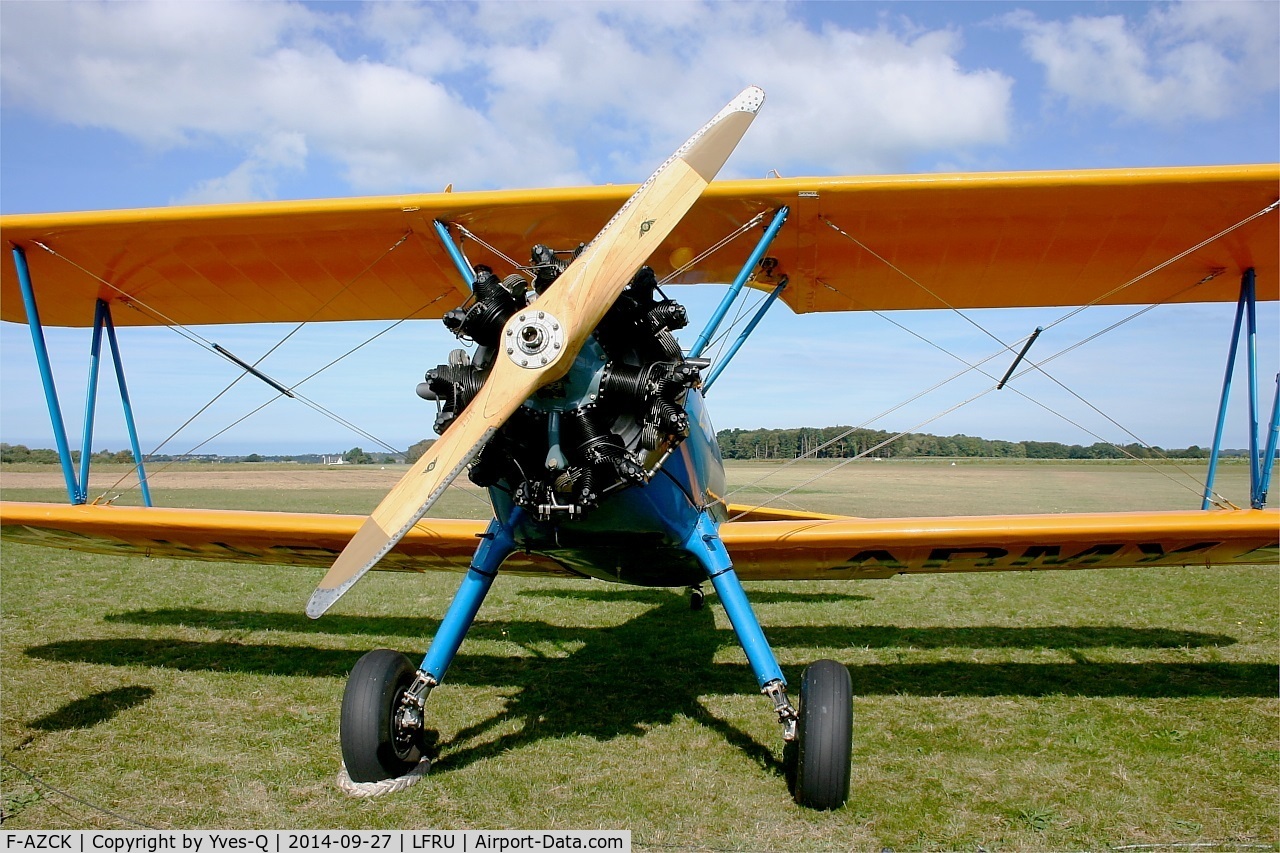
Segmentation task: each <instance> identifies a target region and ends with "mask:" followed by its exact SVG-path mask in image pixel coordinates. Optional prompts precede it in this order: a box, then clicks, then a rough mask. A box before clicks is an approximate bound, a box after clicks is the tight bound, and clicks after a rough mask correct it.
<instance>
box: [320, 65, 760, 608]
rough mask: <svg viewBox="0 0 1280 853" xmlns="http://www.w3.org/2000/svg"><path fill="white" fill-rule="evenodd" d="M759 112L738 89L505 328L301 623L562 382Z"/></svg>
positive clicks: (752, 90) (754, 91)
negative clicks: (485, 369)
mask: <svg viewBox="0 0 1280 853" xmlns="http://www.w3.org/2000/svg"><path fill="white" fill-rule="evenodd" d="M763 103H764V92H763V91H762V90H761V89H758V88H756V87H754V86H752V87H748V88H747V89H744V90H743V91H742V92H741V93H740V94H739V95H738V96H737V97H736V98H734V99H733V100H732V101H731V102H730V103H729V104H728V105H727V106H726V107H725V108H724V109H723V110H721V111H720V112H719V113H717V114H716V115H715V117H714V118H712V119H711V121H709V122H707V124H705V125H704V126H703V127H702V128H701V129H700V130H699V131H698V132H697V133H695V134H694V135H693V136H692V137H690V138H689V140H688V141H687V142H686V143H685V144H684V145H682V146H681V147H680V148H679V149H678V150H677V151H676V152H675V154H673V155H671V157H670V158H669V159H668V160H667V161H666V162H665V163H663V164H662V165H661V166H659V167H658V170H657V171H656V172H654V173H653V175H651V176H650V177H649V179H648V180H647V181H645V182H644V184H642V185H641V186H640V188H639V189H638V190H636V192H635V194H634V195H632V196H631V198H630V199H628V200H627V202H626V204H624V205H623V206H622V207H621V209H619V211H618V212H617V214H615V215H614V217H613V218H612V219H611V220H609V222H608V223H607V224H606V225H605V227H604V228H603V229H601V231H600V233H599V234H597V235H596V237H595V239H594V240H592V241H591V243H590V244H589V245H588V246H587V248H586V249H585V250H584V251H583V252H582V254H580V255H579V256H578V257H577V258H576V259H575V260H574V261H573V263H571V264H570V265H569V267H568V268H567V269H566V270H565V271H564V272H563V273H561V274H560V277H559V278H557V279H556V281H555V282H554V283H553V284H552V285H551V287H549V288H548V289H547V290H546V292H545V293H543V294H542V296H540V297H539V298H538V299H537V301H536V302H535V303H534V304H533V305H531V306H529V307H528V308H526V309H525V310H524V311H520V312H517V313H516V314H515V315H513V316H512V317H511V319H510V320H508V321H507V324H506V326H505V328H504V330H503V336H502V339H501V340H502V342H503V348H504V349H505V350H506V355H503V354H502V353H499V355H498V357H497V358H496V360H495V363H494V365H493V368H492V369H491V370H490V372H489V376H488V378H486V379H485V382H484V385H483V386H481V388H480V392H479V393H478V394H477V395H476V397H475V399H473V400H472V401H471V402H470V403H469V404H468V405H467V407H466V408H465V409H463V410H462V413H461V414H460V415H459V416H458V418H457V419H456V420H454V422H453V423H452V424H450V425H449V428H448V429H446V430H445V432H444V435H443V436H441V437H440V440H439V441H437V442H436V443H435V444H433V445H432V446H431V449H430V450H428V451H427V452H426V453H425V454H423V456H422V458H420V459H419V460H418V461H417V463H415V464H414V466H413V467H412V468H410V469H409V473H407V474H405V476H404V477H403V478H402V479H401V480H400V482H399V483H397V484H396V486H395V487H394V488H393V489H392V490H391V491H390V492H389V493H388V494H387V496H386V497H385V498H383V500H382V502H381V503H380V504H378V507H377V509H375V510H374V511H373V513H372V514H371V515H370V516H369V518H368V519H366V520H365V522H364V524H363V525H362V526H361V527H360V529H359V530H358V531H357V532H356V535H355V536H353V537H352V539H351V541H350V542H349V543H348V544H347V547H346V548H345V549H343V551H342V553H341V554H340V555H338V559H337V560H335V561H334V564H333V566H331V567H330V569H329V571H328V573H327V574H326V575H325V576H324V578H323V580H321V581H320V585H319V586H318V587H317V588H316V591H315V592H314V593H312V595H311V600H310V601H308V602H307V615H308V616H310V617H311V618H312V619H316V618H318V617H320V616H321V615H322V614H323V613H324V612H325V611H326V610H328V609H329V608H330V607H331V606H332V605H333V603H334V602H336V601H337V600H338V599H339V598H340V597H341V596H342V595H343V593H345V592H346V591H347V590H348V589H350V588H351V587H352V585H353V584H355V582H356V581H358V580H359V579H360V578H362V577H363V576H364V575H365V574H366V573H367V572H368V571H369V570H370V569H372V568H373V567H374V565H376V564H377V562H378V561H379V560H380V559H382V557H383V555H385V554H386V553H387V552H388V551H390V550H391V549H392V548H394V547H395V545H396V543H397V542H399V541H400V539H401V538H402V537H403V536H404V535H405V534H406V533H408V532H409V530H410V528H412V527H413V525H414V524H416V523H417V522H418V520H419V519H420V518H422V516H423V515H425V514H426V513H427V511H428V510H429V509H431V506H432V504H434V503H435V502H436V500H437V499H439V497H440V495H441V494H442V493H443V492H444V490H445V489H446V488H448V486H449V484H450V483H452V482H453V481H454V479H455V478H456V477H457V476H458V475H459V474H461V473H462V470H463V469H464V468H466V466H467V465H468V464H469V463H470V462H471V461H472V460H473V459H474V458H475V457H476V454H478V453H479V452H480V450H481V449H482V448H483V447H484V445H485V443H486V442H488V440H489V439H490V438H491V437H492V436H493V434H494V433H495V432H497V431H498V429H499V428H501V426H502V425H503V424H504V423H506V420H507V418H509V417H510V416H511V414H512V413H513V412H515V410H516V409H518V408H519V407H520V406H521V405H522V404H523V403H524V401H525V400H527V399H529V397H530V396H531V395H532V394H533V393H534V392H535V391H537V390H538V389H539V388H541V387H542V386H544V385H546V384H547V383H549V382H554V381H555V380H557V379H559V378H560V377H562V376H564V374H565V373H567V372H568V370H569V367H570V366H571V365H572V364H573V359H574V357H575V356H576V355H577V354H578V351H579V350H580V349H581V348H582V345H583V344H584V343H585V342H586V340H587V338H588V337H589V336H590V335H591V333H592V331H593V330H594V329H595V327H596V325H597V324H598V323H599V322H600V320H601V319H602V318H603V317H604V315H605V313H606V312H607V311H608V310H609V307H610V306H611V305H613V303H614V301H615V300H616V299H617V298H618V295H619V294H621V293H622V291H623V289H624V288H625V287H626V286H627V282H629V281H630V280H631V276H632V275H633V274H634V273H635V271H636V269H637V268H639V267H640V266H641V265H642V264H643V263H644V261H645V260H646V259H647V258H648V257H649V255H650V254H651V253H652V252H653V250H654V249H655V248H656V247H657V246H658V245H659V244H660V243H661V242H662V241H663V240H664V239H666V237H667V235H669V234H670V233H671V231H672V230H673V229H674V228H675V227H676V225H677V224H678V223H679V222H680V220H681V218H683V217H684V215H685V214H686V213H688V211H689V208H691V207H692V206H693V204H694V202H696V201H697V200H698V197H699V196H700V195H701V194H702V191H703V190H704V189H706V187H707V184H709V183H710V182H711V180H712V179H713V178H714V177H715V175H716V173H717V172H719V171H720V167H721V166H723V165H724V163H725V161H726V160H727V159H728V158H729V155H730V154H731V153H732V152H733V149H734V148H735V147H737V144H738V142H739V140H741V139H742V136H743V134H745V133H746V130H747V128H748V127H749V126H750V124H751V121H752V119H754V118H755V115H756V113H757V112H758V111H759V109H760V107H761V105H762V104H763Z"/></svg>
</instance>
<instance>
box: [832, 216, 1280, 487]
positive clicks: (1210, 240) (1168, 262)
mask: <svg viewBox="0 0 1280 853" xmlns="http://www.w3.org/2000/svg"><path fill="white" fill-rule="evenodd" d="M1278 207H1280V201H1276V202H1272V203H1271V204H1269V205H1267V206H1266V207H1263V208H1262V209H1260V210H1258V211H1256V212H1255V213H1253V214H1250V215H1249V216H1246V217H1245V218H1243V219H1241V220H1240V221H1238V222H1236V223H1235V224H1233V225H1230V226H1228V227H1227V228H1224V229H1223V230H1221V231H1219V232H1218V233H1217V234H1214V235H1213V236H1211V237H1208V238H1206V239H1204V240H1202V241H1200V242H1199V243H1197V244H1195V245H1194V246H1191V247H1190V248H1187V249H1185V250H1183V251H1181V252H1179V253H1177V254H1176V255H1174V256H1172V257H1170V258H1168V259H1167V260H1165V261H1163V262H1161V263H1159V264H1156V265H1155V266H1154V267H1152V268H1150V269H1148V270H1146V271H1145V272H1142V273H1140V274H1138V275H1136V276H1134V277H1133V278H1131V279H1129V280H1128V281H1126V282H1124V283H1123V284H1120V285H1118V286H1116V287H1114V288H1112V289H1111V290H1108V291H1106V292H1105V293H1103V294H1101V295H1099V296H1097V297H1096V298H1094V299H1093V300H1091V301H1090V302H1088V303H1086V304H1085V305H1081V306H1077V307H1076V308H1074V309H1073V310H1072V311H1069V312H1067V313H1066V314H1064V315H1062V316H1061V317H1059V318H1058V319H1056V320H1054V321H1053V322H1051V323H1049V324H1048V325H1046V326H1044V327H1043V328H1042V330H1041V331H1048V330H1049V329H1052V328H1053V327H1054V326H1057V325H1059V324H1061V323H1064V322H1066V321H1067V320H1069V319H1071V318H1072V317H1075V316H1076V315H1078V314H1080V313H1081V312H1082V311H1084V310H1085V309H1086V308H1089V307H1092V306H1094V305H1097V304H1098V303H1100V302H1102V301H1104V300H1106V299H1108V298H1110V297H1111V296H1113V295H1115V294H1116V293H1119V292H1120V291H1122V290H1124V289H1126V288H1128V287H1131V286H1133V285H1134V284H1137V283H1138V282H1140V281H1142V280H1144V279H1146V278H1149V277H1150V276H1152V275H1154V274H1155V273H1157V272H1159V271H1160V270H1162V269H1165V268H1166V267H1168V266H1170V265H1171V264H1174V263H1176V262H1178V261H1179V260H1181V259H1183V258H1185V257H1187V256H1188V255H1191V254H1193V253H1195V252H1197V251H1199V250H1200V249H1202V248H1204V247H1205V246H1207V245H1209V244H1211V243H1213V242H1214V241H1216V240H1219V239H1221V238H1222V237H1225V236H1226V235H1228V234H1230V233H1232V232H1233V231H1236V230H1238V229H1239V228H1242V227H1244V226H1245V225H1247V224H1249V223H1250V222H1252V221H1254V220H1255V219H1257V218H1259V217H1261V216H1265V215H1266V214H1268V213H1270V212H1272V211H1274V210H1276V209H1277V208H1278ZM823 221H824V222H826V223H827V225H828V226H829V227H830V228H832V229H833V230H834V231H836V232H837V233H839V234H841V235H843V236H844V237H846V238H847V239H849V240H850V241H852V242H853V243H854V244H855V245H857V246H859V247H860V248H862V249H863V250H864V251H866V252H867V253H868V254H870V255H872V256H873V257H875V258H877V259H878V260H880V261H881V262H882V263H884V264H885V265H887V266H888V267H889V268H890V269H892V270H894V271H895V272H897V273H898V274H899V275H901V276H902V277H904V278H906V279H907V280H908V281H910V282H911V283H913V284H915V285H916V286H917V287H919V288H921V289H922V290H924V291H925V292H926V293H928V294H929V295H931V296H933V297H934V298H935V299H937V300H938V301H939V302H941V303H942V304H943V305H945V306H947V308H948V309H950V310H951V311H953V312H955V313H956V314H959V315H960V316H961V317H962V318H963V319H965V320H966V321H967V322H969V323H970V324H972V325H973V326H975V327H976V328H978V329H980V330H981V331H983V332H984V333H985V334H987V335H988V336H989V337H991V338H992V339H993V340H995V341H996V342H997V343H1000V344H1001V345H1002V346H1005V347H1006V349H1008V350H1010V351H1012V347H1013V346H1016V343H1021V341H1019V342H1016V343H1015V344H1013V345H1005V344H1004V343H1003V341H1000V339H999V338H997V337H996V336H995V335H992V334H991V333H990V332H987V330H986V329H983V328H982V326H981V325H979V324H978V323H976V322H975V321H974V320H972V319H971V318H970V317H968V316H967V315H966V314H965V313H964V312H962V311H960V310H959V309H957V308H955V307H954V306H953V305H951V304H950V303H948V302H947V301H946V300H945V299H943V298H942V297H941V296H939V295H938V294H937V293H935V292H934V291H933V290H931V289H930V288H928V287H926V286H925V285H924V284H923V283H921V282H920V281H918V280H917V279H916V278H914V277H912V276H911V275H910V274H908V273H907V272H906V271H905V270H902V269H901V268H900V267H898V266H896V265H894V264H893V263H892V262H890V261H889V260H888V259H886V258H884V257H883V256H881V255H880V254H878V253H877V252H875V251H874V250H873V249H871V248H870V247H869V246H867V245H866V244H865V243H863V242H862V241H860V240H858V239H857V238H856V237H854V236H853V235H851V234H849V233H848V232H847V231H845V230H844V229H843V228H840V227H839V226H838V225H836V224H835V223H834V222H832V221H831V220H829V219H826V218H824V219H823ZM1222 272H1223V271H1222V270H1215V271H1213V272H1211V273H1209V274H1208V275H1206V276H1204V277H1203V278H1201V279H1200V280H1199V281H1197V282H1195V283H1194V284H1192V285H1190V286H1189V287H1186V288H1183V289H1182V290H1179V291H1177V292H1175V293H1173V294H1170V295H1169V296H1166V297H1165V298H1164V299H1163V300H1160V301H1158V302H1155V303H1153V304H1151V305H1149V306H1147V307H1146V308H1144V309H1143V310H1142V311H1139V312H1138V313H1137V314H1134V315H1131V316H1129V317H1126V318H1125V319H1123V320H1121V321H1120V322H1118V323H1116V324H1114V325H1112V326H1110V327H1108V328H1107V329H1104V330H1102V331H1101V332H1098V333H1096V334H1094V335H1092V336H1090V337H1089V338H1086V339H1085V340H1083V341H1080V342H1079V343H1077V344H1076V345H1074V346H1072V347H1070V348H1068V349H1067V350H1064V351H1062V352H1059V353H1057V354H1056V355H1054V356H1053V358H1057V357H1058V356H1061V355H1065V354H1066V353H1067V352H1070V351H1071V350H1073V349H1076V348H1078V347H1080V346H1083V345H1084V344H1086V343H1088V342H1090V341H1092V340H1094V339H1096V338H1097V337H1099V336H1101V335H1102V334H1105V333H1107V332H1109V331H1111V330H1112V329H1115V328H1117V327H1118V326H1120V325H1123V324H1124V323H1127V322H1129V321H1130V320H1132V319H1134V318H1135V317H1137V316H1139V315H1141V314H1143V313H1146V312H1147V311H1149V310H1151V309H1152V308H1154V307H1156V306H1157V305H1161V304H1164V303H1165V302H1168V301H1170V300H1172V299H1174V298H1176V297H1178V296H1181V295H1182V294H1184V293H1186V292H1187V291H1189V290H1191V289H1193V288H1195V287H1198V286H1200V285H1201V284H1204V283H1206V282H1208V281H1211V280H1212V279H1214V278H1216V277H1217V276H1218V275H1220V274H1221V273H1222ZM827 287H828V289H830V290H832V291H833V292H836V293H839V291H836V290H835V288H832V287H830V286H829V285H828V286H827ZM841 295H844V294H841ZM846 298H848V299H849V300H850V301H856V300H854V299H853V297H846ZM875 313H876V314H877V315H878V316H880V317H882V318H884V319H888V318H886V317H885V316H884V315H883V314H881V313H880V312H878V311H877V312H875ZM890 322H893V321H890ZM894 325H897V326H898V327H899V328H901V329H903V330H904V331H908V332H910V330H908V329H906V327H904V326H902V325H901V324H898V323H894ZM911 334H913V335H915V336H916V337H918V338H920V339H921V340H923V341H925V343H928V344H930V345H931V346H934V347H935V348H937V349H939V350H941V351H942V352H944V353H946V354H947V355H950V356H951V357H952V358H956V359H957V360H959V361H961V362H962V363H966V362H964V359H960V358H959V357H958V356H956V355H955V354H953V353H950V352H948V351H947V350H946V349H944V348H943V347H941V346H938V345H936V344H934V343H933V342H932V341H929V340H928V339H926V338H924V337H922V336H920V335H916V334H915V333H914V332H911ZM1025 340H1027V338H1025V337H1024V338H1023V339H1022V341H1025ZM1050 360H1051V359H1044V360H1042V361H1039V362H1035V361H1032V360H1030V359H1027V360H1026V361H1027V364H1028V365H1030V366H1029V367H1028V368H1027V369H1025V370H1023V371H1021V372H1020V373H1018V374H1017V375H1016V377H1015V378H1017V377H1021V376H1023V375H1025V374H1026V373H1027V372H1029V371H1031V370H1036V371H1038V372H1040V373H1041V374H1043V375H1044V376H1045V378H1047V379H1048V380H1049V381H1051V382H1053V383H1054V384H1056V385H1058V386H1059V387H1060V388H1062V390H1064V391H1065V392H1067V393H1068V394H1070V395H1071V396H1072V397H1075V398H1076V399H1077V400H1079V401H1080V402H1081V403H1083V404H1084V405H1085V406H1087V407H1088V408H1089V409H1091V410H1093V411H1094V412H1095V413H1097V414H1098V415H1099V416H1101V417H1102V418H1104V419H1106V420H1107V421H1109V422H1110V423H1111V424H1113V425H1114V426H1115V427H1117V428H1118V429H1120V430H1121V431H1122V432H1124V433H1125V434H1126V435H1128V436H1129V437H1130V438H1133V439H1134V440H1135V441H1136V442H1138V443H1139V444H1141V445H1142V446H1143V447H1146V448H1147V449H1149V450H1152V451H1154V452H1155V453H1156V454H1157V455H1159V456H1160V457H1161V458H1164V459H1166V460H1167V458H1168V457H1166V456H1165V455H1164V454H1163V453H1162V452H1161V451H1159V450H1158V449H1156V448H1155V447H1154V446H1153V445H1151V444H1150V443H1149V442H1147V441H1145V440H1143V439H1142V438H1140V437H1139V436H1138V435H1136V434H1135V433H1134V432H1133V431H1132V430H1130V429H1128V428H1127V427H1125V426H1124V425H1122V424H1120V423H1119V422H1118V421H1116V420H1115V419H1114V418H1112V417H1111V416H1110V415H1108V414H1106V413H1105V412H1103V411H1102V410H1101V409H1099V408H1098V407H1097V406H1095V405H1094V404H1093V403H1091V402H1089V401H1088V400H1086V399H1085V398H1084V397H1083V396H1081V395H1080V394H1079V393H1077V392H1076V391H1074V390H1072V389H1071V388H1068V387H1067V386H1066V384H1064V383H1063V382H1062V381H1060V380H1059V379H1057V378H1056V377H1054V376H1052V375H1050V374H1049V372H1048V371H1046V370H1045V369H1044V368H1043V365H1044V364H1046V363H1048V361H1050ZM984 375H985V374H984ZM1015 391H1016V393H1018V394H1019V395H1020V396H1022V397H1023V398H1024V399H1027V400H1029V401H1031V402H1033V403H1036V405H1039V406H1041V408H1044V409H1046V411H1051V412H1053V413H1054V414H1056V415H1058V416H1059V417H1061V418H1063V419H1064V420H1066V421H1067V422H1068V423H1072V424H1073V425H1074V426H1079V425H1078V424H1075V423H1074V422H1073V421H1071V420H1070V419H1069V418H1067V417H1066V416H1065V415H1063V414H1061V413H1059V412H1054V411H1053V410H1052V409H1050V408H1049V407H1047V406H1044V405H1043V404H1041V403H1039V402H1038V401H1035V400H1033V399H1032V398H1030V397H1028V396H1027V395H1026V394H1024V393H1022V392H1021V391H1017V390H1016V389H1015ZM1084 431H1085V432H1086V433H1089V434H1090V435H1093V436H1094V437H1095V438H1099V440H1100V441H1103V442H1104V443H1107V444H1110V445H1111V446H1112V447H1115V448H1116V449H1117V450H1120V451H1121V452H1122V453H1125V454H1126V455H1128V456H1130V457H1132V458H1135V459H1136V458H1138V457H1136V456H1134V455H1133V454H1132V453H1130V452H1129V451H1127V450H1126V449H1125V448H1122V447H1120V446H1119V445H1117V444H1115V443H1114V442H1110V441H1107V440H1106V439H1102V438H1100V437H1099V436H1097V434H1095V433H1092V432H1090V431H1089V430H1087V429H1085V430H1084ZM1148 464H1149V463H1148ZM1178 470H1179V471H1180V472H1182V473H1183V474H1186V476H1188V477H1189V478H1191V479H1192V480H1195V475H1193V474H1191V473H1190V472H1189V471H1186V469H1184V468H1182V467H1181V466H1178ZM1162 473H1164V476H1166V477H1168V476H1169V475H1168V473H1167V472H1162ZM1170 479H1172V478H1170ZM1217 497H1218V498H1219V499H1220V500H1225V498H1222V497H1221V496H1220V495H1219V496H1217ZM1227 503H1230V502H1229V501H1227Z"/></svg>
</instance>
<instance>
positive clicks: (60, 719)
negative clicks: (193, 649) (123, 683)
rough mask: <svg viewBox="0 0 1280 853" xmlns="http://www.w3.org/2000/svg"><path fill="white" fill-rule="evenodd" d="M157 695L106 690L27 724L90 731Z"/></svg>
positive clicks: (43, 728)
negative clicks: (88, 729) (89, 729)
mask: <svg viewBox="0 0 1280 853" xmlns="http://www.w3.org/2000/svg"><path fill="white" fill-rule="evenodd" d="M154 695H155V691H154V690H152V689H151V688H150V687H138V686H134V687H117V688H116V689H115V690H103V691H102V692H100V693H94V694H93V695H92V696H85V697H84V698H83V699H76V700H74V701H72V702H68V703H67V704H65V705H63V706H62V707H61V708H59V709H58V710H56V711H54V712H53V713H52V714H46V715H45V716H43V717H41V718H40V719H38V720H32V721H31V722H29V723H27V725H28V726H29V727H31V728H33V729H39V730H40V731H42V732H62V731H67V730H68V729H87V728H90V727H92V726H96V725H98V724H99V723H105V722H106V721H107V720H110V719H111V718H112V717H114V716H115V715H116V714H119V713H120V712H121V711H127V710H129V709H130V708H134V707H137V706H138V705H141V704H142V703H143V702H145V701H147V700H148V699H150V698H151V697H152V696H154Z"/></svg>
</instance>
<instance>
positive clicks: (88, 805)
mask: <svg viewBox="0 0 1280 853" xmlns="http://www.w3.org/2000/svg"><path fill="white" fill-rule="evenodd" d="M0 762H3V763H4V765H5V766H6V767H11V768H13V769H14V770H16V771H18V772H19V773H21V774H22V775H23V776H25V777H27V778H28V779H30V780H31V781H32V782H33V783H35V784H36V785H39V786H40V787H42V788H45V789H47V790H50V791H52V792H53V793H55V794H57V795H58V796H60V797H63V798H65V799H68V800H71V801H73V802H77V803H79V804H80V805H82V806H84V807H85V808H89V809H92V810H93V811H95V812H98V813H100V814H104V815H107V816H108V817H111V818H114V819H115V820H118V821H120V822H121V823H125V824H128V825H129V826H137V827H141V828H142V829H160V827H158V826H152V825H151V824H149V823H143V822H142V821H140V820H135V819H134V818H131V817H126V816H125V815H122V814H120V813H119V812H113V811H111V809H108V808H104V807H103V806H100V805H97V804H96V803H91V802H89V801H88V800H83V799H81V798H80V797H77V796H76V795H75V794H69V793H67V792H66V791H64V790H62V789H61V788H56V787H54V786H53V785H50V784H49V783H48V782H46V781H44V780H43V779H41V778H40V777H39V776H37V775H36V774H34V773H31V772H30V771H28V770H24V769H23V768H21V767H19V766H18V765H16V764H14V763H13V762H12V761H10V760H9V759H8V758H5V757H3V756H0ZM50 805H52V806H53V807H54V808H55V809H57V810H58V811H60V812H62V813H63V814H65V815H67V817H69V818H71V819H72V820H75V819H76V817H75V815H72V814H70V813H68V812H66V811H64V810H63V809H61V808H59V807H58V806H57V805H54V804H53V803H50Z"/></svg>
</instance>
